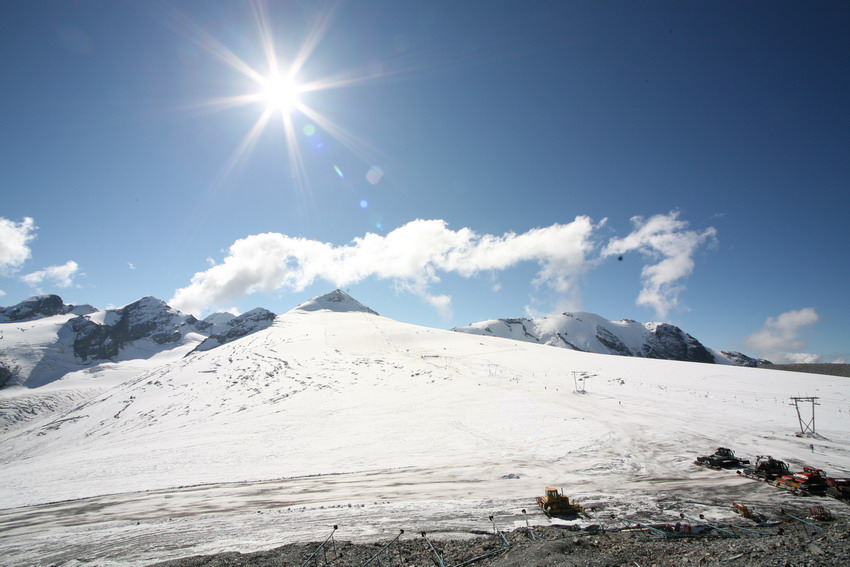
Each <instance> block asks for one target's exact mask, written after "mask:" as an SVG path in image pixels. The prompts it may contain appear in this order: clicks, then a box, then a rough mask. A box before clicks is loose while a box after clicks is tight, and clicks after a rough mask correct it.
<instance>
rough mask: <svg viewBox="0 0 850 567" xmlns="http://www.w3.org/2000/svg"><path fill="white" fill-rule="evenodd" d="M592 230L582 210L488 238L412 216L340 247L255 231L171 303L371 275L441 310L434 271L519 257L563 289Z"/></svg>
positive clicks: (503, 264)
mask: <svg viewBox="0 0 850 567" xmlns="http://www.w3.org/2000/svg"><path fill="white" fill-rule="evenodd" d="M603 222H604V221H603ZM595 228H596V226H594V224H593V223H592V221H591V220H590V219H589V218H588V217H584V216H581V217H576V219H575V220H574V221H573V222H571V223H569V224H553V225H551V226H548V227H544V228H535V229H532V230H529V231H527V232H525V233H523V234H515V233H513V232H509V233H506V234H504V235H501V236H494V235H489V234H485V235H478V234H476V233H475V232H474V231H472V230H470V229H468V228H462V229H460V230H451V229H449V228H448V227H447V225H446V222H445V221H442V220H415V221H412V222H409V223H407V224H405V225H403V226H401V227H399V228H397V229H395V230H393V231H391V232H389V233H388V234H386V235H385V236H382V235H378V234H373V233H368V234H366V235H365V236H363V237H362V238H355V239H354V240H352V241H351V243H349V244H347V245H344V246H334V245H332V244H328V243H324V242H318V241H316V240H308V239H305V238H293V237H290V236H287V235H284V234H280V233H265V234H256V235H251V236H248V237H245V238H242V239H240V240H237V241H236V242H234V243H233V245H232V246H231V247H230V248H229V250H228V252H227V256H226V257H225V258H224V260H223V261H222V262H221V263H219V264H217V265H214V266H211V267H210V268H209V269H207V270H205V271H203V272H198V273H196V274H195V275H194V276H193V277H192V280H191V283H190V285H189V286H187V287H184V288H181V289H178V290H177V291H176V292H175V294H174V297H173V298H172V299H171V300H170V301H169V303H170V304H171V305H172V306H174V307H175V308H177V309H180V310H181V311H184V312H191V313H200V312H203V311H205V310H207V309H209V308H212V307H217V306H221V305H225V304H227V303H229V302H230V301H232V300H233V299H235V298H237V297H240V296H242V295H244V294H248V293H253V292H256V291H263V292H272V291H274V290H277V289H281V288H288V289H291V290H293V291H298V290H301V289H304V288H305V287H307V286H309V285H311V284H312V283H314V282H315V281H317V280H325V281H328V282H331V283H333V284H334V285H336V286H338V287H344V286H346V285H351V284H354V283H356V282H359V281H362V280H364V279H366V278H370V277H376V278H379V279H386V280H391V281H392V282H394V283H395V285H396V286H397V287H398V288H399V289H402V290H404V291H407V292H410V293H414V294H416V295H418V296H420V297H422V298H423V299H424V300H425V301H427V302H428V303H430V304H431V305H433V306H434V307H436V308H437V309H438V310H439V311H441V312H442V313H444V314H447V313H448V312H449V310H450V307H451V297H450V296H446V295H432V294H431V293H430V292H429V286H430V285H432V284H434V283H437V282H439V281H440V274H444V273H454V274H458V275H460V276H462V277H466V278H469V277H473V276H475V275H478V274H481V273H491V272H494V271H500V270H505V269H508V268H511V267H513V266H516V265H517V264H519V263H520V262H525V261H533V262H537V264H538V265H539V267H540V269H539V271H538V272H537V275H536V277H535V280H534V283H535V284H536V285H545V286H547V287H549V288H550V289H552V290H554V291H556V292H558V293H563V294H568V293H571V292H572V291H573V288H574V287H575V286H576V282H577V278H578V277H580V276H581V274H583V273H584V272H585V271H586V270H587V269H588V267H589V265H590V262H589V260H588V255H589V254H590V253H591V252H592V251H593V249H594V244H593V242H592V241H591V236H592V233H593V230H594V229H595Z"/></svg>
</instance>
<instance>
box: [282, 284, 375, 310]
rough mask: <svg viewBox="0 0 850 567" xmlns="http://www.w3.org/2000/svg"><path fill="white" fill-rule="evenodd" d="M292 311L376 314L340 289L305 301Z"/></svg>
mask: <svg viewBox="0 0 850 567" xmlns="http://www.w3.org/2000/svg"><path fill="white" fill-rule="evenodd" d="M292 311H335V312H337V313H346V312H350V311H357V312H361V313H371V314H373V315H377V314H378V313H377V312H376V311H373V310H372V309H369V308H368V307H366V306H365V305H363V304H362V303H360V302H359V301H357V300H356V299H354V298H353V297H351V296H350V295H348V294H347V293H345V292H344V291H342V290H341V289H335V290H333V291H332V292H330V293H326V294H325V295H320V296H318V297H314V298H313V299H311V300H309V301H305V302H304V303H302V304H301V305H299V306H298V307H296V308H295V309H293V310H292Z"/></svg>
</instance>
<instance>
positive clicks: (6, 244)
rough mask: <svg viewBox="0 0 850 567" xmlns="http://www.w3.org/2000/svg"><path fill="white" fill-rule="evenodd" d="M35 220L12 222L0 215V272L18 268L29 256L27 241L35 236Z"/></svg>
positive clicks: (27, 218) (26, 219) (27, 219)
mask: <svg viewBox="0 0 850 567" xmlns="http://www.w3.org/2000/svg"><path fill="white" fill-rule="evenodd" d="M36 228H37V227H36V226H35V221H33V220H32V219H31V218H30V217H24V220H22V221H21V222H12V221H10V220H8V219H5V218H2V217H0V273H8V272H11V271H16V270H18V269H19V268H20V267H21V266H22V265H23V263H24V262H25V261H27V260H29V258H30V255H31V253H30V248H29V246H28V245H27V243H28V242H29V241H30V240H32V239H33V238H35V234H34V232H35V229H36Z"/></svg>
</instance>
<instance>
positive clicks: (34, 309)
mask: <svg viewBox="0 0 850 567" xmlns="http://www.w3.org/2000/svg"><path fill="white" fill-rule="evenodd" d="M95 311H96V309H95V308H94V307H92V306H91V305H77V306H74V305H65V303H64V302H63V301H62V298H61V297H59V296H58V295H52V294H45V295H36V296H33V297H30V298H28V299H25V300H23V301H21V302H20V303H18V304H17V305H13V306H11V307H0V323H11V322H16V321H33V320H35V319H42V318H44V317H52V316H54V315H65V314H66V313H73V314H74V315H84V314H88V313H94V312H95Z"/></svg>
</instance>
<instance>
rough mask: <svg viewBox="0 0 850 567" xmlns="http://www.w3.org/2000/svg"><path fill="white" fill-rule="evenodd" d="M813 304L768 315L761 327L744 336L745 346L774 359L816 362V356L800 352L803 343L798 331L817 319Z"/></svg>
mask: <svg viewBox="0 0 850 567" xmlns="http://www.w3.org/2000/svg"><path fill="white" fill-rule="evenodd" d="M818 319H819V317H818V314H817V311H815V309H814V308H813V307H806V308H804V309H797V310H794V311H786V312H785V313H782V314H781V315H779V316H778V317H776V318H774V317H768V318H767V321H765V323H764V327H762V328H761V329H759V330H758V331H756V332H755V333H753V334H751V335H749V336H748V337H747V338H746V339H744V341H745V343H746V344H747V346H748V347H749V348H751V349H753V350H754V351H755V352H757V353H759V355H760V356H763V357H765V358H768V359H770V360H771V361H773V362H792V363H793V362H818V360H819V358H820V357H819V356H818V355H816V354H809V353H804V352H800V351H802V350H803V349H804V348H805V346H806V343H805V341H804V340H802V339H801V338H800V334H801V333H802V332H803V331H804V330H805V328H806V327H809V326H811V325H813V324H815V323H816V322H817V321H818Z"/></svg>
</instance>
